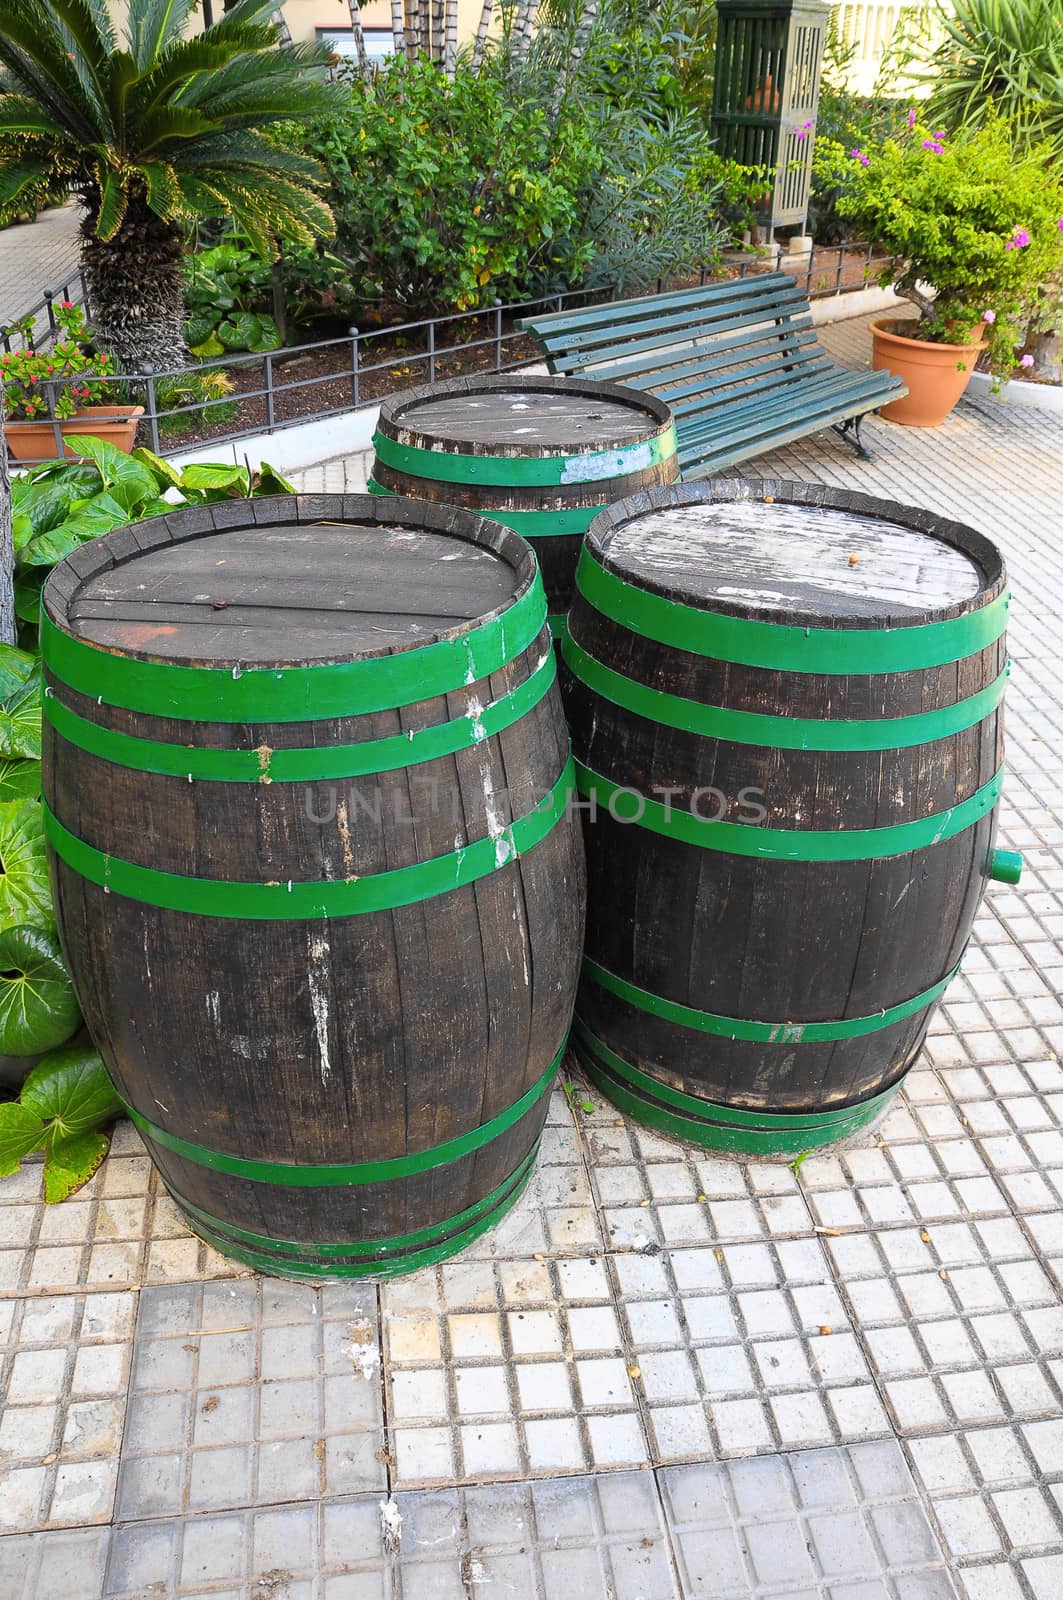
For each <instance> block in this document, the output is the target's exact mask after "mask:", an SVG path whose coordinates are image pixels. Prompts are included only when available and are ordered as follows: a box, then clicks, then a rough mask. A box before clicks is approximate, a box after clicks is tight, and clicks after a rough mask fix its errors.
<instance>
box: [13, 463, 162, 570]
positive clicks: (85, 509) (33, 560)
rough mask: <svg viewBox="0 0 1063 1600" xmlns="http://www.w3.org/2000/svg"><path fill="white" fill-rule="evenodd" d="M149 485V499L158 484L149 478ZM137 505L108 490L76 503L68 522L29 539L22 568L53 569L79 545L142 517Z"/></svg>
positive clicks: (21, 564)
mask: <svg viewBox="0 0 1063 1600" xmlns="http://www.w3.org/2000/svg"><path fill="white" fill-rule="evenodd" d="M147 484H148V490H147V496H146V498H149V499H151V498H153V497H154V494H155V484H154V482H153V481H152V480H151V479H150V478H149V479H147ZM136 506H137V502H136V501H134V502H133V504H132V506H126V505H122V504H119V502H118V501H117V500H116V499H115V498H114V496H113V495H112V494H111V493H109V492H108V491H106V490H105V491H103V492H102V493H100V494H94V495H92V496H91V497H90V498H89V499H87V500H79V501H77V502H76V503H75V504H74V505H73V506H72V507H71V509H70V515H69V516H68V517H67V519H66V521H65V522H61V523H60V524H59V526H58V527H57V528H51V529H49V531H48V532H47V533H40V534H38V535H37V537H36V538H35V539H31V540H30V542H29V544H28V545H26V547H25V548H24V549H23V550H22V551H21V552H20V554H19V558H18V559H19V566H20V568H21V567H54V566H55V565H56V564H57V563H58V562H60V561H62V560H63V558H64V557H65V556H68V555H70V554H71V552H72V551H74V550H76V549H77V547H78V545H81V544H84V543H85V542H86V541H87V540H88V539H95V538H97V537H98V536H99V535H100V534H101V533H110V531H111V529H112V528H122V527H124V526H125V525H126V523H128V522H129V521H130V520H131V518H132V517H133V516H134V515H136V516H139V515H140V513H139V511H138V510H136Z"/></svg>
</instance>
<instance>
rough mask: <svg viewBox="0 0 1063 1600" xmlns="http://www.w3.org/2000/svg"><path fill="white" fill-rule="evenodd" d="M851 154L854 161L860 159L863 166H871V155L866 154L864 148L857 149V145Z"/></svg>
mask: <svg viewBox="0 0 1063 1600" xmlns="http://www.w3.org/2000/svg"><path fill="white" fill-rule="evenodd" d="M849 155H850V157H851V159H852V160H853V161H859V163H860V165H861V166H862V167H869V166H870V165H871V157H870V156H865V154H864V152H863V151H862V150H857V149H856V147H855V146H854V147H853V149H852V150H850V151H849Z"/></svg>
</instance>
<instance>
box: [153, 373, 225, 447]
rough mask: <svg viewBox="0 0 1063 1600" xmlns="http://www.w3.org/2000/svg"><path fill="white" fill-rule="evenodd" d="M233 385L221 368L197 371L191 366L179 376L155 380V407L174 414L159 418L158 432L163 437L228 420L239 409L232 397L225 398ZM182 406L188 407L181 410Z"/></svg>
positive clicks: (175, 435)
mask: <svg viewBox="0 0 1063 1600" xmlns="http://www.w3.org/2000/svg"><path fill="white" fill-rule="evenodd" d="M233 387H234V385H233V380H232V379H231V378H230V377H229V375H228V373H227V372H224V371H223V370H222V369H221V367H205V368H202V369H200V370H197V369H196V368H195V367H192V368H190V369H189V371H188V372H182V373H181V374H180V376H177V377H170V378H160V379H158V380H157V382H156V384H155V405H156V408H157V410H158V411H170V412H176V413H177V414H176V415H175V416H166V417H159V433H160V434H161V435H162V436H163V438H174V437H177V436H179V435H180V434H182V433H188V432H189V430H190V429H192V428H201V427H207V426H210V425H211V424H213V423H219V422H231V421H232V419H233V417H235V416H236V413H237V410H238V409H239V408H238V404H237V402H236V401H235V400H228V399H226V396H227V395H230V394H232V392H233ZM185 407H187V408H189V409H183V408H185Z"/></svg>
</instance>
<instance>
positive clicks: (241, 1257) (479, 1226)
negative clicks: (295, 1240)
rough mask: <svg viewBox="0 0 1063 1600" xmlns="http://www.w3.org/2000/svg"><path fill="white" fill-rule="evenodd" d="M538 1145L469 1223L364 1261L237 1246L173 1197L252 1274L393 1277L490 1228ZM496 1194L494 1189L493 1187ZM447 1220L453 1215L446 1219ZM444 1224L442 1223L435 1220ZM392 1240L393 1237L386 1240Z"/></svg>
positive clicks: (508, 1204)
mask: <svg viewBox="0 0 1063 1600" xmlns="http://www.w3.org/2000/svg"><path fill="white" fill-rule="evenodd" d="M537 1149H538V1146H537V1145H536V1147H535V1149H533V1150H532V1152H531V1156H530V1157H529V1159H528V1161H527V1163H526V1164H525V1163H522V1164H521V1166H520V1167H519V1168H518V1169H517V1174H516V1175H515V1176H514V1177H513V1178H510V1179H507V1180H506V1184H504V1185H502V1187H501V1194H500V1195H499V1198H498V1199H497V1200H496V1201H495V1204H494V1205H493V1206H492V1207H491V1209H490V1210H489V1211H486V1212H484V1214H483V1215H482V1216H480V1217H478V1218H477V1219H476V1220H475V1221H473V1222H471V1223H468V1224H466V1225H465V1226H464V1227H463V1228H461V1229H460V1230H459V1231H458V1232H457V1233H452V1234H449V1235H448V1236H447V1237H446V1238H445V1239H442V1240H440V1241H439V1242H438V1243H433V1244H430V1245H427V1246H424V1247H423V1248H421V1249H419V1250H412V1251H408V1252H407V1253H406V1254H405V1255H400V1256H394V1255H393V1256H387V1255H381V1256H379V1257H377V1258H374V1259H369V1260H364V1261H358V1260H356V1261H342V1260H333V1259H329V1260H325V1261H298V1260H293V1259H291V1257H289V1256H287V1255H281V1254H278V1253H277V1251H276V1250H275V1249H272V1248H263V1247H261V1246H259V1247H257V1248H256V1247H252V1246H251V1245H249V1244H240V1243H237V1242H236V1241H235V1240H233V1239H231V1238H230V1237H229V1234H228V1232H223V1231H222V1228H221V1227H220V1226H216V1225H215V1226H212V1225H211V1223H210V1222H209V1221H208V1220H207V1219H206V1216H205V1214H204V1213H200V1212H198V1211H197V1210H196V1208H195V1207H193V1206H190V1205H189V1203H188V1201H187V1200H182V1199H181V1197H180V1195H178V1194H176V1193H174V1191H173V1190H171V1191H170V1193H171V1194H172V1195H173V1198H174V1200H175V1201H176V1202H177V1205H178V1206H179V1207H180V1208H181V1209H182V1210H183V1211H184V1212H185V1213H186V1215H187V1216H188V1220H189V1223H190V1224H191V1226H192V1228H193V1230H194V1231H195V1232H196V1233H197V1234H198V1235H199V1237H200V1238H201V1239H203V1240H205V1242H206V1243H207V1244H209V1245H210V1246H211V1247H212V1248H213V1249H215V1250H217V1251H219V1252H220V1253H221V1254H222V1255H225V1256H228V1257H229V1258H230V1259H232V1260H234V1261H242V1262H243V1263H244V1265H245V1266H248V1267H253V1268H254V1269H255V1270H256V1271H257V1272H264V1273H267V1274H273V1275H277V1274H278V1273H280V1274H281V1275H282V1276H284V1277H286V1278H308V1279H316V1278H329V1279H331V1278H393V1277H397V1276H398V1275H399V1274H400V1273H406V1272H414V1271H416V1270H417V1268H418V1267H430V1266H432V1265H434V1263H435V1262H437V1261H446V1260H447V1259H448V1258H449V1257H450V1256H453V1255H456V1254H457V1253H458V1251H459V1250H464V1249H465V1247H466V1246H467V1245H470V1244H472V1243H473V1242H474V1241H475V1240H476V1239H478V1238H479V1237H480V1236H481V1234H484V1233H486V1232H487V1230H488V1228H493V1227H495V1226H496V1225H497V1224H498V1223H499V1222H501V1220H502V1218H503V1217H504V1216H505V1215H506V1213H507V1212H508V1211H510V1210H511V1209H512V1207H513V1206H514V1205H516V1203H517V1201H518V1200H519V1199H520V1197H521V1195H522V1194H523V1193H524V1190H525V1189H526V1187H527V1185H528V1180H529V1178H530V1177H531V1175H532V1170H533V1163H534V1157H535V1154H536V1150H537ZM495 1194H496V1195H498V1194H499V1191H497V1190H496V1191H495ZM452 1220H453V1219H452ZM441 1226H445V1224H441ZM277 1243H278V1241H277V1240H275V1239H271V1240H269V1241H268V1245H270V1246H275V1245H276V1244H277ZM391 1243H392V1244H393V1241H392V1242H391Z"/></svg>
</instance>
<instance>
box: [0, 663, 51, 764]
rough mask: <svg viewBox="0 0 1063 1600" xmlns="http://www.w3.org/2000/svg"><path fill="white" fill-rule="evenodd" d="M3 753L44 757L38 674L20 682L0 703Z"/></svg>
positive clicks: (1, 752) (0, 737)
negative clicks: (25, 681) (26, 681)
mask: <svg viewBox="0 0 1063 1600" xmlns="http://www.w3.org/2000/svg"><path fill="white" fill-rule="evenodd" d="M0 756H3V757H7V758H8V759H10V758H11V757H14V756H26V757H29V759H30V760H31V761H39V760H40V758H41V685H40V680H39V679H38V678H35V677H34V678H31V679H30V681H29V682H28V683H20V684H19V686H18V688H17V689H16V690H15V692H14V694H10V695H8V697H7V699H6V700H4V701H3V702H2V703H0Z"/></svg>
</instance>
